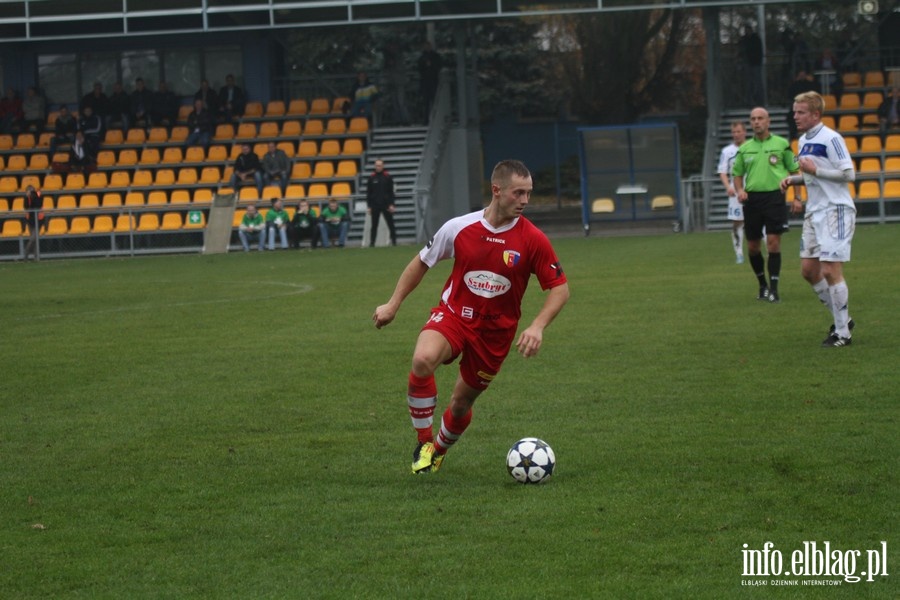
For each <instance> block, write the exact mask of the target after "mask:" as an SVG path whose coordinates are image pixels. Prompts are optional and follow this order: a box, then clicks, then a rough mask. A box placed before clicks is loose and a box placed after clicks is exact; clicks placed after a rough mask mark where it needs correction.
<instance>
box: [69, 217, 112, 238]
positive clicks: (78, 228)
mask: <svg viewBox="0 0 900 600" xmlns="http://www.w3.org/2000/svg"><path fill="white" fill-rule="evenodd" d="M98 218H99V217H98ZM106 218H108V219H110V221H112V219H111V218H110V217H109V216H107V217H106ZM90 232H91V220H90V219H89V218H87V217H73V218H72V223H71V224H70V225H69V235H86V234H88V233H90Z"/></svg>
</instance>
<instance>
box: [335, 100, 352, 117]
mask: <svg viewBox="0 0 900 600" xmlns="http://www.w3.org/2000/svg"><path fill="white" fill-rule="evenodd" d="M349 103H350V98H348V97H347V96H338V97H336V98H335V99H334V100H332V101H331V114H334V115H341V114H344V106H346V105H347V104H349Z"/></svg>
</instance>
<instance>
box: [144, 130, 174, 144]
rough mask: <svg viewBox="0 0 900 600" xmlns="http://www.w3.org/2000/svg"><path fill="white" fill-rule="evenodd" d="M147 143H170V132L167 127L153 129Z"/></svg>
mask: <svg viewBox="0 0 900 600" xmlns="http://www.w3.org/2000/svg"><path fill="white" fill-rule="evenodd" d="M147 141H148V142H149V143H151V144H165V143H166V142H168V141H169V132H168V130H167V129H166V128H165V127H151V128H150V134H149V135H148V136H147Z"/></svg>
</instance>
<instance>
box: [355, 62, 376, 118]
mask: <svg viewBox="0 0 900 600" xmlns="http://www.w3.org/2000/svg"><path fill="white" fill-rule="evenodd" d="M379 95H380V94H379V92H378V86H376V85H375V84H374V83H372V82H371V81H369V76H368V75H366V74H365V73H363V72H360V73H358V74H357V75H356V85H354V86H353V89H352V90H351V91H350V99H351V100H352V104H351V105H350V116H351V117H371V116H372V109H373V107H374V105H375V101H376V100H377V99H378V96H379Z"/></svg>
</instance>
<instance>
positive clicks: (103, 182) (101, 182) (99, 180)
mask: <svg viewBox="0 0 900 600" xmlns="http://www.w3.org/2000/svg"><path fill="white" fill-rule="evenodd" d="M108 185H109V178H108V177H107V175H106V172H105V171H94V172H93V173H91V174H90V175H88V180H87V187H89V188H99V189H106V187H107V186H108ZM44 187H46V185H45V186H44Z"/></svg>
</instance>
